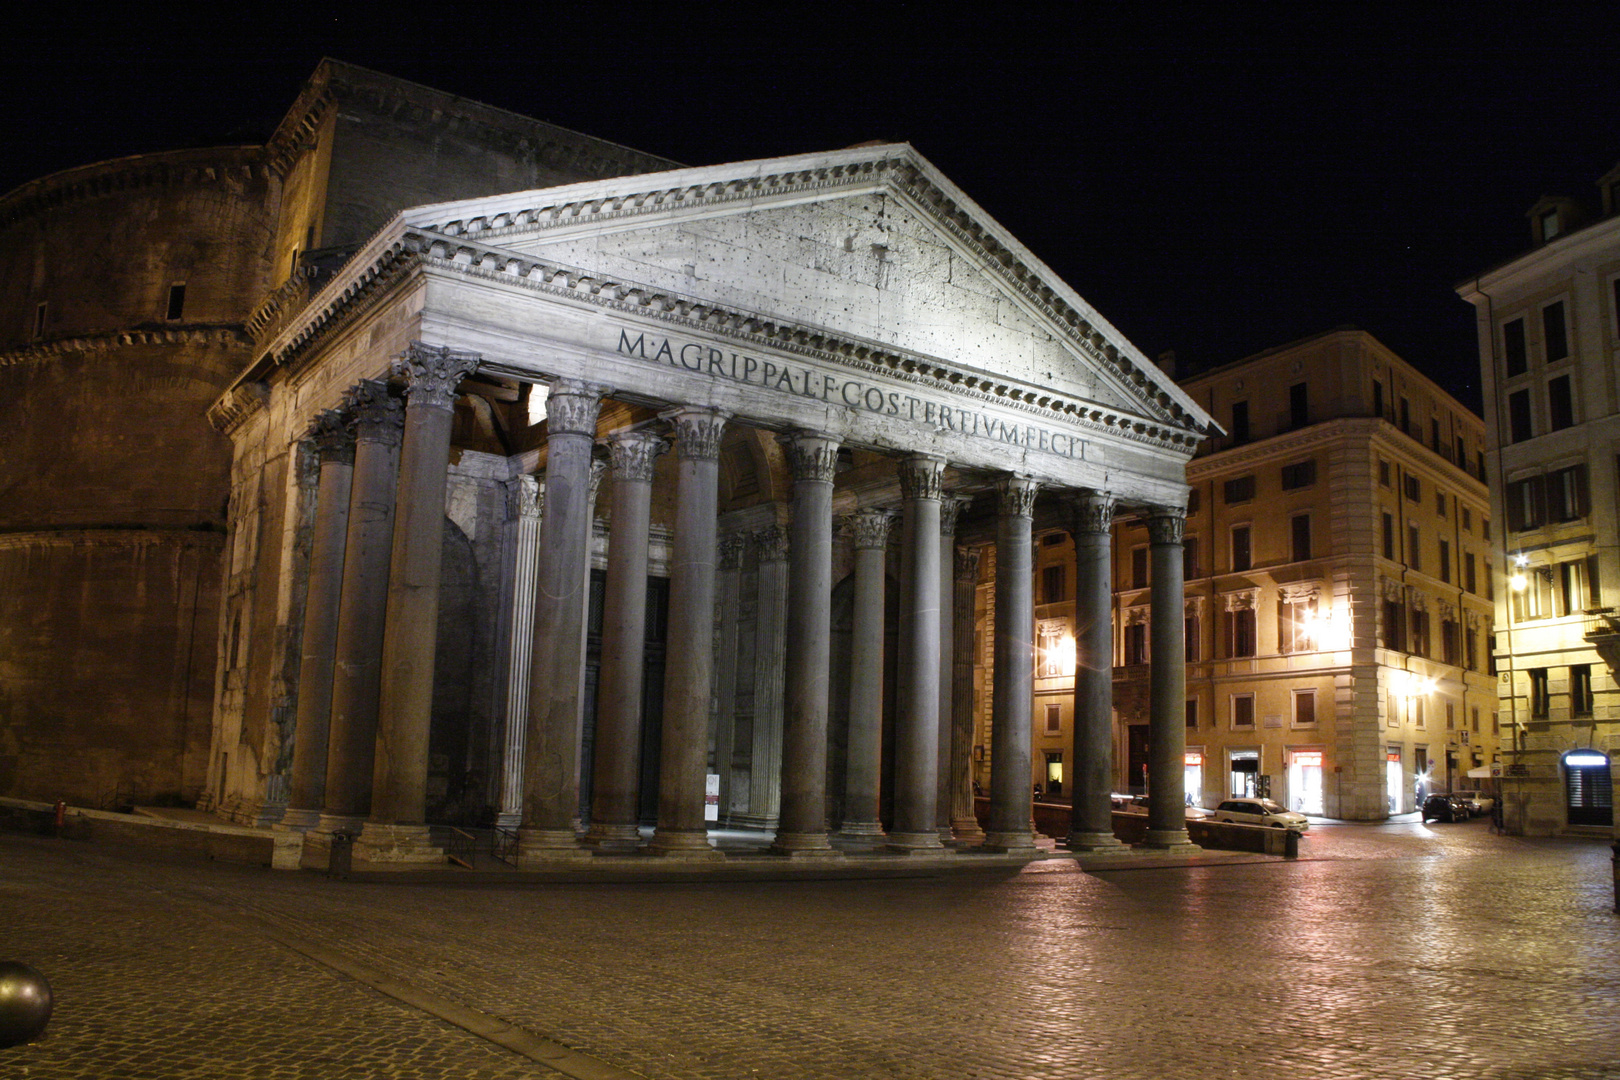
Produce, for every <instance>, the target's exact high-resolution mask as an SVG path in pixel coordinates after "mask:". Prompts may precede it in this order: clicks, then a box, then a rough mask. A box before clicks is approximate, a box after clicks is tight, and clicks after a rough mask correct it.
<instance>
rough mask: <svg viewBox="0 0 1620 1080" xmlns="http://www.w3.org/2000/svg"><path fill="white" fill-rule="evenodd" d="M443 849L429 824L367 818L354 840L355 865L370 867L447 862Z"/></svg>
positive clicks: (398, 867) (407, 867)
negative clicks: (430, 833) (431, 835)
mask: <svg viewBox="0 0 1620 1080" xmlns="http://www.w3.org/2000/svg"><path fill="white" fill-rule="evenodd" d="M444 861H445V858H444V851H443V850H442V849H441V848H438V847H436V846H435V845H434V844H433V841H432V840H431V839H429V837H428V830H427V826H426V825H379V824H377V823H376V822H372V821H368V822H366V823H365V825H363V826H361V828H360V835H359V836H357V837H355V839H354V866H355V867H357V868H365V869H368V870H416V869H419V868H421V867H424V866H442V865H444Z"/></svg>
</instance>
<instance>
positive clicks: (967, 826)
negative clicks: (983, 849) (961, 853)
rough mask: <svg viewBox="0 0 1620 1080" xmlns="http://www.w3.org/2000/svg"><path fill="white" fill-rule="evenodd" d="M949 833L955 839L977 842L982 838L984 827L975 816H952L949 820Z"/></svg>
mask: <svg viewBox="0 0 1620 1080" xmlns="http://www.w3.org/2000/svg"><path fill="white" fill-rule="evenodd" d="M951 835H952V836H953V837H955V838H956V839H957V840H965V841H967V842H968V843H979V842H980V841H982V840H983V839H984V827H983V826H982V825H980V824H979V819H978V818H975V817H961V818H954V819H953V820H952V821H951Z"/></svg>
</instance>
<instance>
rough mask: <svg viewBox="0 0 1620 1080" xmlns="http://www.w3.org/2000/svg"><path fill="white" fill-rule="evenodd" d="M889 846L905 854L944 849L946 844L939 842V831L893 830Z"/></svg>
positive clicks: (926, 852) (922, 853) (920, 853)
mask: <svg viewBox="0 0 1620 1080" xmlns="http://www.w3.org/2000/svg"><path fill="white" fill-rule="evenodd" d="M888 848H889V850H890V851H898V852H900V853H901V854H903V855H925V854H928V853H930V852H937V851H944V850H945V845H944V844H942V843H940V842H939V833H937V832H892V833H890V834H889V842H888Z"/></svg>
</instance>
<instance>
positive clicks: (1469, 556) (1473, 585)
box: [1463, 551, 1479, 596]
mask: <svg viewBox="0 0 1620 1080" xmlns="http://www.w3.org/2000/svg"><path fill="white" fill-rule="evenodd" d="M1478 582H1479V578H1478V577H1477V576H1476V571H1475V569H1474V553H1473V552H1472V551H1469V552H1465V553H1464V554H1463V588H1465V589H1467V590H1468V591H1469V592H1471V593H1473V594H1474V595H1475V596H1478V595H1479V588H1478Z"/></svg>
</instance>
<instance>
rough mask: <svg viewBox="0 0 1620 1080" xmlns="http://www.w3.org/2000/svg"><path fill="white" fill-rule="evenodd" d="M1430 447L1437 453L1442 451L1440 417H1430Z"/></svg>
mask: <svg viewBox="0 0 1620 1080" xmlns="http://www.w3.org/2000/svg"><path fill="white" fill-rule="evenodd" d="M1429 449H1430V450H1433V451H1434V452H1435V453H1437V454H1438V453H1439V452H1440V418H1439V417H1438V416H1431V417H1429Z"/></svg>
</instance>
